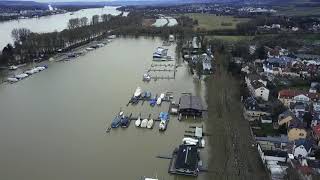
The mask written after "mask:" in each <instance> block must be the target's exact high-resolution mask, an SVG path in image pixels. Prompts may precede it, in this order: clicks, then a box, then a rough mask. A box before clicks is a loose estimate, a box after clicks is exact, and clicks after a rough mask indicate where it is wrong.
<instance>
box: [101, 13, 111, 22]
mask: <svg viewBox="0 0 320 180" xmlns="http://www.w3.org/2000/svg"><path fill="white" fill-rule="evenodd" d="M101 18H102V21H103V22H108V21H109V20H110V19H111V15H110V14H103V15H101Z"/></svg>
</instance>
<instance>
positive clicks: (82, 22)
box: [80, 17, 88, 27]
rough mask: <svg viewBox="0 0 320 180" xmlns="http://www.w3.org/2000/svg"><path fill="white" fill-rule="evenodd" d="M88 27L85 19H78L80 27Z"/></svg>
mask: <svg viewBox="0 0 320 180" xmlns="http://www.w3.org/2000/svg"><path fill="white" fill-rule="evenodd" d="M87 25H88V18H87V17H83V18H81V19H80V26H81V27H83V26H87Z"/></svg>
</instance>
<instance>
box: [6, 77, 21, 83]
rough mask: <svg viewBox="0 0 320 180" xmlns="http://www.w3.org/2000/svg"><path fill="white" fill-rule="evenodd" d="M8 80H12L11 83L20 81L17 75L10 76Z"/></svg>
mask: <svg viewBox="0 0 320 180" xmlns="http://www.w3.org/2000/svg"><path fill="white" fill-rule="evenodd" d="M7 80H8V82H11V83H14V82H18V81H19V79H17V78H15V77H9V78H8V79H7Z"/></svg>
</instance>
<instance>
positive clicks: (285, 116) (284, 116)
mask: <svg viewBox="0 0 320 180" xmlns="http://www.w3.org/2000/svg"><path fill="white" fill-rule="evenodd" d="M294 118H295V116H294V114H293V113H292V112H291V111H289V110H287V111H285V112H283V113H281V114H279V116H278V125H279V126H281V125H283V124H286V126H287V127H288V126H289V124H290V121H292V120H294Z"/></svg>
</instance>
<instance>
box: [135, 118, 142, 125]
mask: <svg viewBox="0 0 320 180" xmlns="http://www.w3.org/2000/svg"><path fill="white" fill-rule="evenodd" d="M134 124H135V125H136V126H137V127H139V126H140V124H141V119H140V117H138V119H137V120H136V122H135V123H134Z"/></svg>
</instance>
